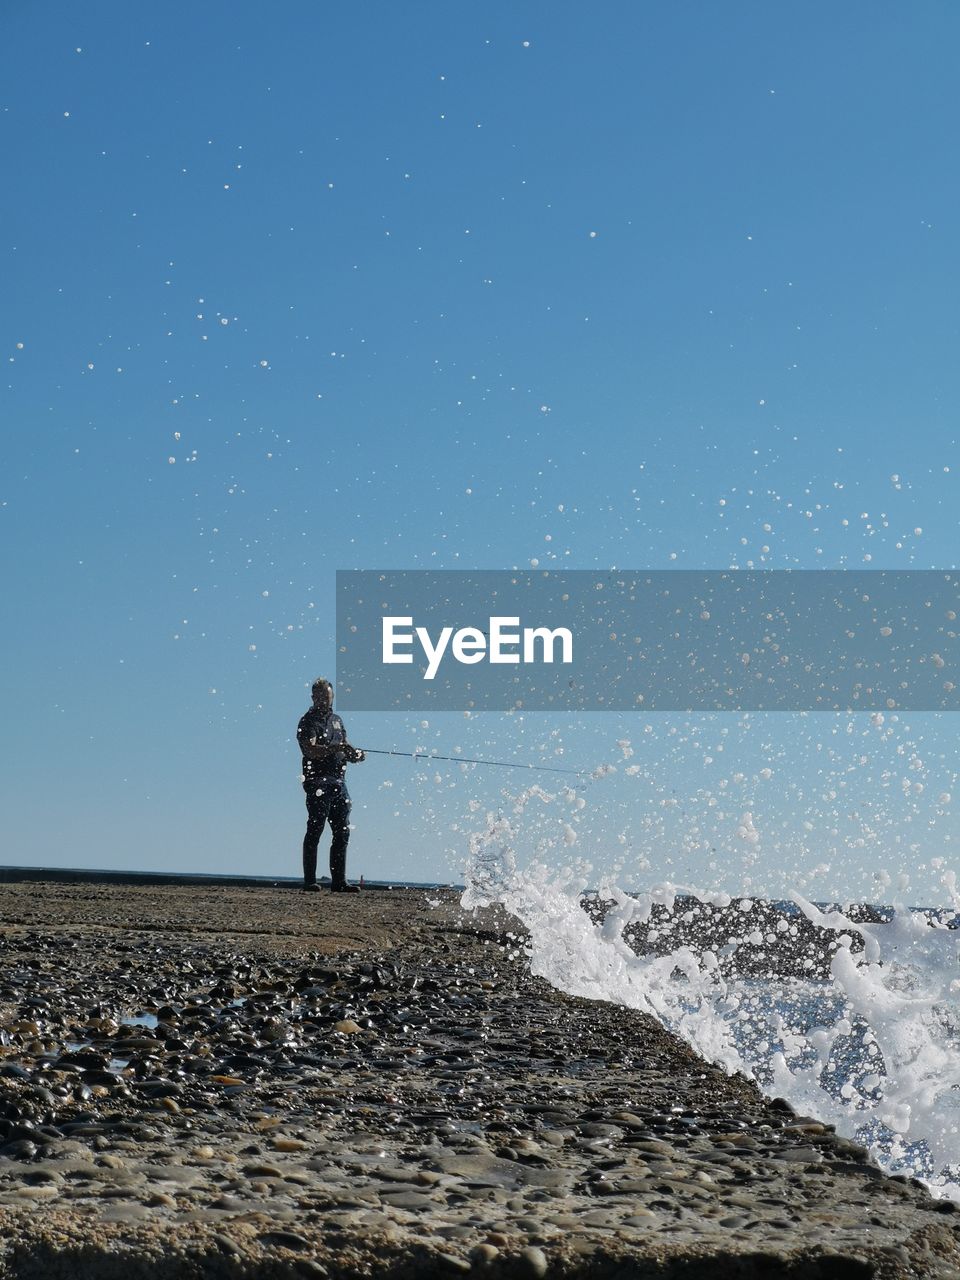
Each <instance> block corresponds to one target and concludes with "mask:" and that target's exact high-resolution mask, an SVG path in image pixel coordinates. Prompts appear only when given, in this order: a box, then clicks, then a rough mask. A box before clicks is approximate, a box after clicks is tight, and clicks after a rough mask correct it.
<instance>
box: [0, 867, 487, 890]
mask: <svg viewBox="0 0 960 1280" xmlns="http://www.w3.org/2000/svg"><path fill="white" fill-rule="evenodd" d="M28 880H47V881H51V882H54V883H57V884H77V883H87V884H128V885H135V884H144V885H147V884H154V885H156V884H168V885H191V884H192V885H224V886H229V887H231V888H242V887H243V886H244V885H249V886H251V887H252V888H262V887H263V886H264V885H276V886H277V887H281V886H285V885H289V886H290V887H291V888H293V887H295V886H297V885H299V884H300V877H299V876H239V875H218V874H216V873H210V874H207V873H204V872H188V871H107V870H103V869H99V868H96V867H5V866H0V884H20V883H23V882H24V881H28ZM323 883H329V877H328V876H323V877H321V884H323ZM363 887H364V889H454V890H457V891H458V892H462V891H463V887H464V886H463V885H462V884H444V883H441V882H439V881H425V882H420V881H413V880H366V879H365V880H364V882H363Z"/></svg>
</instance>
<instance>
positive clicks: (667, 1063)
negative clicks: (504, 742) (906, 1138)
mask: <svg viewBox="0 0 960 1280" xmlns="http://www.w3.org/2000/svg"><path fill="white" fill-rule="evenodd" d="M0 921H2V926H3V928H2V934H0V1277H3V1278H4V1280H8V1278H9V1280H13V1278H14V1277H16V1278H17V1280H40V1277H43V1278H44V1280H48V1278H49V1280H59V1278H60V1277H64V1278H66V1277H71V1278H72V1277H79V1278H80V1280H86V1278H89V1280H120V1278H121V1277H123V1280H159V1278H160V1277H163V1278H170V1280H173V1278H174V1277H176V1278H178V1280H179V1278H180V1277H188V1276H189V1277H232V1278H240V1277H243V1278H249V1280H253V1278H254V1277H256V1280H272V1278H273V1277H283V1278H284V1280H286V1278H287V1277H301V1276H303V1277H308V1276H317V1277H322V1276H330V1277H344V1280H346V1278H347V1277H350V1278H351V1280H352V1278H353V1277H360V1276H371V1275H373V1276H392V1277H393V1276H395V1277H400V1276H403V1277H411V1278H412V1277H421V1276H422V1277H429V1276H433V1275H438V1276H441V1275H442V1276H452V1275H456V1274H463V1275H474V1276H487V1277H490V1278H491V1280H496V1277H514V1276H515V1277H537V1276H548V1277H551V1276H557V1277H569V1276H583V1277H587V1276H589V1277H607V1276H610V1277H613V1276H618V1277H622V1278H624V1280H626V1278H627V1277H651V1278H652V1277H658V1278H665V1277H695V1276H709V1277H711V1278H712V1280H721V1278H722V1277H733V1276H736V1277H754V1276H758V1277H759V1276H764V1277H779V1276H785V1277H797V1278H798V1280H799V1278H800V1277H804V1278H812V1277H828V1276H831V1277H843V1280H856V1278H857V1277H869V1276H876V1277H884V1278H889V1280H906V1278H907V1277H913V1278H914V1280H915V1278H916V1277H924V1278H926V1277H930V1278H931V1280H938V1278H941V1277H942V1278H943V1280H946V1277H957V1276H960V1214H957V1213H956V1212H955V1207H954V1206H953V1205H952V1204H949V1203H944V1202H942V1201H935V1200H933V1199H931V1198H930V1197H929V1196H928V1195H927V1194H926V1193H925V1192H924V1190H923V1189H922V1187H920V1186H919V1185H917V1184H912V1183H910V1182H908V1181H906V1180H903V1179H892V1178H887V1177H885V1176H883V1175H882V1174H881V1173H880V1171H879V1170H878V1169H877V1168H876V1167H875V1166H874V1165H872V1164H871V1163H870V1162H869V1161H868V1160H867V1159H866V1156H865V1153H864V1152H863V1150H862V1149H861V1148H858V1147H856V1146H855V1145H854V1144H852V1143H849V1142H847V1141H846V1140H844V1139H840V1138H838V1137H837V1136H836V1135H835V1134H833V1133H832V1132H830V1131H829V1129H828V1128H826V1127H824V1126H823V1125H820V1124H818V1123H817V1122H816V1121H814V1120H810V1119H804V1118H803V1117H798V1116H796V1115H795V1114H794V1113H793V1112H792V1111H791V1110H790V1108H789V1107H788V1106H787V1105H786V1104H784V1103H778V1102H773V1103H771V1102H769V1101H767V1100H765V1099H764V1098H763V1097H762V1096H761V1095H760V1094H759V1093H758V1092H757V1090H756V1089H755V1088H754V1087H753V1086H752V1085H751V1084H750V1083H749V1082H747V1081H746V1080H745V1079H743V1078H742V1077H732V1078H730V1077H727V1076H726V1075H724V1074H723V1073H722V1072H720V1071H719V1070H717V1069H714V1068H712V1067H710V1066H708V1065H707V1064H705V1063H704V1062H703V1061H702V1060H700V1059H699V1058H697V1057H696V1056H695V1055H694V1054H693V1053H692V1051H691V1050H689V1049H688V1048H687V1047H686V1046H685V1045H683V1044H681V1043H679V1042H678V1041H677V1040H675V1039H674V1038H673V1037H671V1036H670V1035H668V1034H667V1033H666V1032H665V1031H663V1029H662V1028H660V1026H659V1025H658V1024H656V1023H655V1022H653V1021H652V1020H651V1019H649V1018H647V1017H645V1016H644V1015H642V1014H639V1013H636V1012H634V1011H630V1010H623V1009H619V1008H617V1007H615V1006H612V1005H609V1004H603V1003H597V1002H593V1001H589V1000H583V999H578V998H572V997H568V996H565V995H563V994H562V993H560V992H557V991H555V990H553V989H552V988H550V987H548V986H547V985H546V984H545V983H543V982H542V981H541V980H539V979H536V978H533V977H531V975H530V973H529V970H528V969H527V967H526V964H525V960H524V956H523V948H522V937H521V936H520V935H521V932H522V931H521V930H520V928H519V926H518V925H517V924H516V922H513V921H511V920H510V919H509V918H508V917H506V916H505V915H503V914H502V913H494V912H487V913H482V914H476V915H473V914H467V913H464V912H462V911H461V909H460V907H459V902H458V898H457V895H455V894H453V893H451V892H446V891H425V892H424V891H416V890H400V891H378V892H367V893H364V894H360V895H356V896H352V897H351V896H343V895H330V894H329V893H321V894H313V895H306V894H302V893H300V892H298V891H297V890H296V889H294V888H292V887H289V888H288V887H284V888H269V887H230V886H203V887H199V886H195V885H191V886H177V885H116V884H91V883H60V882H54V881H46V882H31V881H23V882H20V883H8V884H3V885H0Z"/></svg>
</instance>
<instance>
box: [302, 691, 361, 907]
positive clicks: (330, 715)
mask: <svg viewBox="0 0 960 1280" xmlns="http://www.w3.org/2000/svg"><path fill="white" fill-rule="evenodd" d="M346 740H347V732H346V730H345V729H344V727H343V721H342V720H341V719H340V717H339V716H338V715H337V714H336V712H335V711H332V710H328V711H321V710H319V709H318V708H317V707H311V708H310V710H309V711H308V712H307V713H306V715H304V716H302V717H301V720H300V723H299V724H298V725H297V742H298V743H299V744H300V750H301V751H302V752H303V790H304V792H305V794H306V797H307V832H306V835H305V836H304V837H303V883H304V884H307V885H309V884H316V882H317V850H318V849H319V846H320V837H321V835H322V834H323V828H324V825H325V824H326V823H327V822H329V823H330V831H331V834H332V836H333V839H332V840H331V843H330V879H331V881H332V882H333V884H332V887H333V888H334V889H338V888H341V887H342V886H343V885H344V884H346V879H347V842H348V841H349V839H350V795H349V793H348V791H347V784H346V782H345V781H344V771H345V767H346V757H345V756H344V754H343V752H342V751H338V750H337V747H338V745H339V744H341V743H345V742H346Z"/></svg>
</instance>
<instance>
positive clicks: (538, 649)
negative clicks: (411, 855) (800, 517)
mask: <svg viewBox="0 0 960 1280" xmlns="http://www.w3.org/2000/svg"><path fill="white" fill-rule="evenodd" d="M958 614H960V573H953V572H948V571H940V570H935V571H934V570H929V571H927V570H922V571H921V570H906V571H893V570H890V571H885V570H864V571H854V570H837V571H833V570H768V571H759V570H729V571H726V570H663V571H643V570H637V571H629V570H619V571H609V572H593V571H591V570H569V571H567V572H553V571H542V570H529V571H523V572H512V571H505V570H468V571H463V572H459V571H456V572H455V571H440V572H431V571H428V570H375V569H364V570H342V571H339V572H338V573H337V696H338V706H339V707H340V709H341V710H343V711H427V710H434V711H457V710H467V709H471V710H488V711H492V710H501V711H502V710H506V709H508V708H513V707H522V708H524V709H525V710H529V711H547V710H549V711H557V710H571V711H572V710H577V711H604V710H620V711H622V710H643V711H689V710H702V711H801V710H810V711H827V710H856V711H890V710H914V711H943V710H950V711H952V710H956V709H957V706H958V701H957V698H958V690H957V684H960V681H958V680H957V674H956V673H957V659H958V647H957V636H958V631H957V616H958ZM955 681H956V682H957V683H956V684H955Z"/></svg>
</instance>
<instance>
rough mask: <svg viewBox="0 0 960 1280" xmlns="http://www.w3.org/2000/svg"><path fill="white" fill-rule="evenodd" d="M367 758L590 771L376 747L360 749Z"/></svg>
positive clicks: (578, 774)
mask: <svg viewBox="0 0 960 1280" xmlns="http://www.w3.org/2000/svg"><path fill="white" fill-rule="evenodd" d="M359 750H361V751H363V752H365V753H366V754H367V755H368V756H406V757H407V759H409V760H449V761H451V762H452V763H453V764H489V765H495V766H496V767H497V768H500V769H535V770H536V771H537V772H539V773H571V774H574V775H575V776H576V777H578V778H583V777H586V776H587V775H588V774H589V773H591V772H592V770H590V769H562V768H560V766H559V765H554V764H520V763H518V762H517V761H516V760H475V759H473V758H472V757H470V756H435V755H430V754H428V753H427V752H425V751H383V750H381V749H378V748H377V747H360V748H359Z"/></svg>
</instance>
